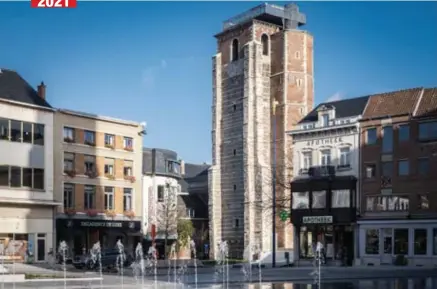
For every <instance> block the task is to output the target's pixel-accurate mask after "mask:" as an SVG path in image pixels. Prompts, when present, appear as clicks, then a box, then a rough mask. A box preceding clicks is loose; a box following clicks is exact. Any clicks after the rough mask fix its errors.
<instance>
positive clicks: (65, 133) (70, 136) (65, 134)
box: [62, 126, 74, 141]
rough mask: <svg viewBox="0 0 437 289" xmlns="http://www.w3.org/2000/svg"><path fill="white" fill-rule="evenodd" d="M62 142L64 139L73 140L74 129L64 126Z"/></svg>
mask: <svg viewBox="0 0 437 289" xmlns="http://www.w3.org/2000/svg"><path fill="white" fill-rule="evenodd" d="M62 135H63V138H64V140H65V139H66V138H68V139H71V140H72V141H73V140H74V128H72V127H69V126H64V129H63V132H62Z"/></svg>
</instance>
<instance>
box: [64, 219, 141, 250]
mask: <svg viewBox="0 0 437 289" xmlns="http://www.w3.org/2000/svg"><path fill="white" fill-rule="evenodd" d="M56 229H57V232H58V233H57V243H58V244H59V242H61V241H66V242H67V245H68V248H69V252H68V253H69V254H70V255H71V256H75V255H80V254H83V253H84V252H88V250H89V249H90V248H91V247H92V246H93V245H94V244H95V243H96V242H100V245H101V248H102V249H108V248H114V247H115V245H116V243H117V241H118V240H121V242H122V243H123V245H124V246H125V248H126V250H127V251H128V252H133V251H134V250H135V246H136V245H137V243H138V242H140V241H141V239H142V234H141V221H134V220H91V219H57V220H56Z"/></svg>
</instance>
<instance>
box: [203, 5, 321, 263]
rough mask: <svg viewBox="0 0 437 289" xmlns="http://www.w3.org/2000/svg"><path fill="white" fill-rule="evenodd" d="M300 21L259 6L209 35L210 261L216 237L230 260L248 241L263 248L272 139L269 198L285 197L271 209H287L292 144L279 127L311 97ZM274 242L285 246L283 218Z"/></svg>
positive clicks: (283, 10) (309, 49) (288, 238)
mask: <svg viewBox="0 0 437 289" xmlns="http://www.w3.org/2000/svg"><path fill="white" fill-rule="evenodd" d="M304 23H305V16H304V15H303V14H301V13H299V11H298V9H297V6H296V5H294V4H291V5H286V6H285V7H282V6H276V5H269V4H262V5H260V6H257V7H255V8H253V9H251V10H249V11H248V12H246V13H243V14H240V15H238V16H236V17H234V18H232V19H230V20H228V21H226V22H225V23H224V27H223V31H222V32H220V33H219V34H217V35H216V38H217V41H218V49H217V54H216V55H215V56H214V57H213V103H212V154H213V158H212V159H213V165H212V167H211V168H210V173H209V214H210V240H211V247H210V254H211V257H212V258H217V244H218V243H219V242H220V241H227V242H228V246H229V257H230V258H241V257H243V252H244V249H245V248H247V247H248V246H249V245H257V246H261V250H262V251H263V252H265V253H267V252H270V251H271V249H272V245H271V241H272V171H273V170H272V157H273V153H272V152H273V145H272V144H274V141H275V144H276V172H277V182H276V189H277V199H278V200H287V202H286V204H285V203H282V204H278V206H277V208H278V210H281V209H282V207H283V206H284V205H285V206H287V207H289V197H287V196H288V195H289V186H288V185H287V184H288V183H289V182H290V180H291V179H292V173H293V171H292V169H293V168H292V165H291V164H292V160H291V156H292V144H291V142H290V141H289V140H287V138H286V134H285V132H286V131H288V130H291V129H292V127H293V126H294V125H295V124H296V123H297V122H298V121H299V120H300V119H301V118H302V116H304V115H305V114H306V113H307V112H309V111H310V110H311V109H312V107H313V102H314V92H313V91H314V89H313V38H312V36H310V35H309V34H308V33H307V32H305V31H301V30H298V29H297V27H298V26H300V25H301V24H304ZM275 102H276V103H277V105H276V109H275V112H276V113H275V114H273V113H272V112H273V109H272V107H273V103H275ZM273 117H275V118H276V124H275V125H274V122H273ZM274 127H276V140H273V135H274V134H273V133H272V132H273V128H274ZM279 208H280V209H279ZM277 245H278V248H289V249H291V248H293V230H292V226H291V225H290V224H289V223H282V222H280V221H277Z"/></svg>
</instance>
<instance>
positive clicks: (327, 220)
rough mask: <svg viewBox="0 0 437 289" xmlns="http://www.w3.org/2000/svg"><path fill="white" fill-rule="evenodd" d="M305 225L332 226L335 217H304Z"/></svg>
mask: <svg viewBox="0 0 437 289" xmlns="http://www.w3.org/2000/svg"><path fill="white" fill-rule="evenodd" d="M302 223H303V224H332V223H333V217H332V216H311V217H303V218H302Z"/></svg>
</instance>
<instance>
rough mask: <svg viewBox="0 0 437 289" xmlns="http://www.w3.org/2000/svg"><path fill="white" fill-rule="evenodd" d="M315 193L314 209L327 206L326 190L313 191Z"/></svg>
mask: <svg viewBox="0 0 437 289" xmlns="http://www.w3.org/2000/svg"><path fill="white" fill-rule="evenodd" d="M312 195H313V203H312V207H313V209H323V208H326V191H319V192H312Z"/></svg>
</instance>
